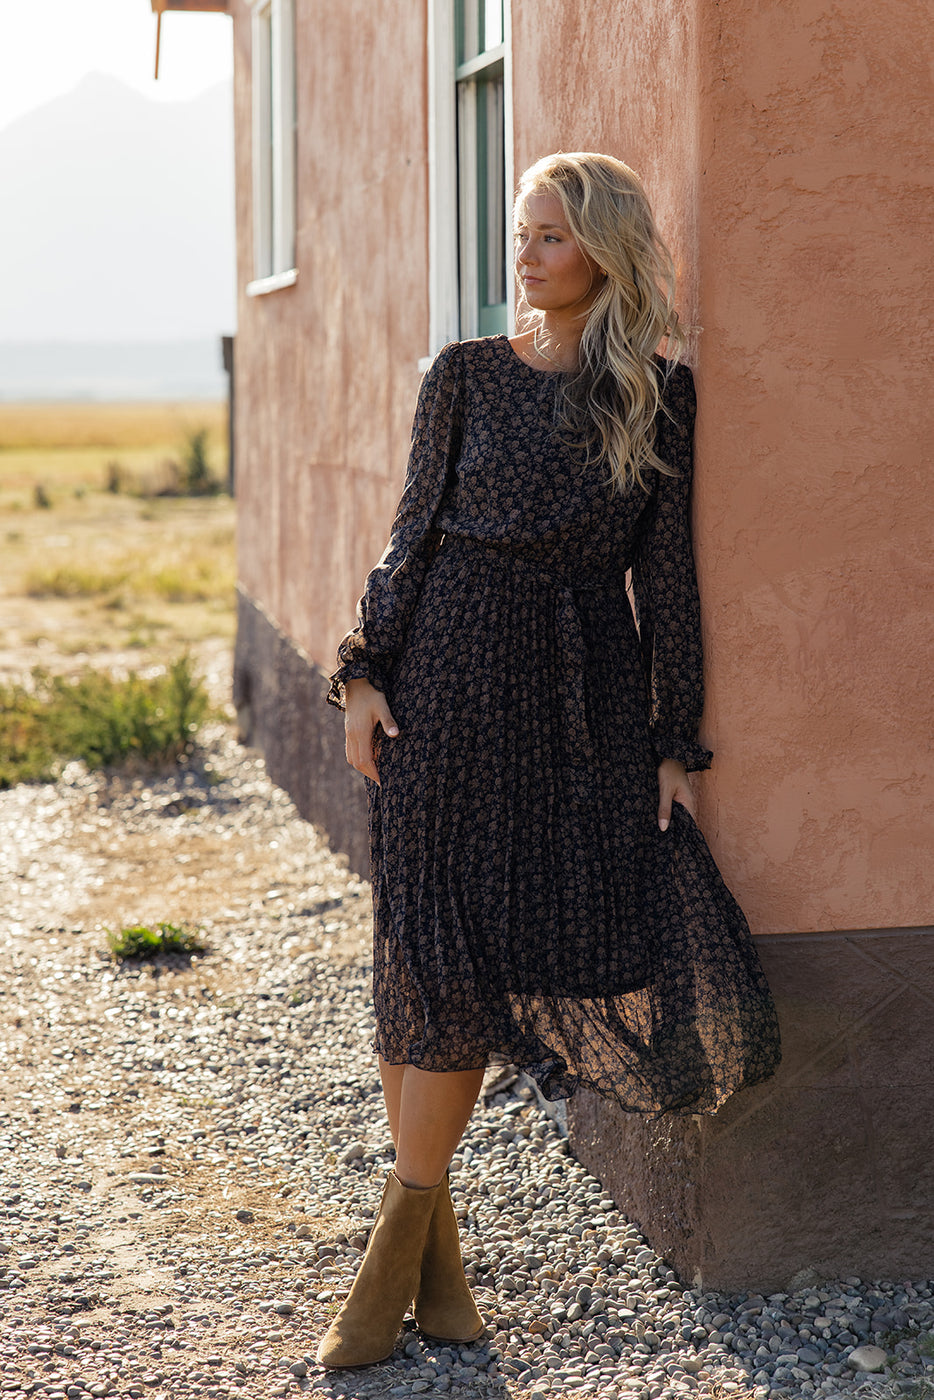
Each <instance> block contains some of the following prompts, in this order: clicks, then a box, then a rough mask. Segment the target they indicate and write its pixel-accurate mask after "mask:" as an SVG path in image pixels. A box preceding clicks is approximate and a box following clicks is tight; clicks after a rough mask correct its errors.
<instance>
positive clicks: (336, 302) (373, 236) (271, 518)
mask: <svg viewBox="0 0 934 1400" xmlns="http://www.w3.org/2000/svg"><path fill="white" fill-rule="evenodd" d="M232 9H233V14H234V33H235V44H236V50H237V63H236V90H235V102H236V108H237V189H238V250H237V251H238V261H239V272H238V282H239V286H240V298H239V307H238V316H239V332H238V338H237V341H238V343H237V369H236V373H237V425H236V432H237V448H238V497H239V502H240V514H239V522H240V524H239V530H240V538H239V556H240V557H239V577H240V582H241V585H242V586H243V588H244V589H245V590H246V592H247V593H248V594H249V595H250V596H251V597H252V598H254V599H255V600H257V601H258V602H259V603H261V604H262V606H263V607H264V609H265V610H266V611H267V612H268V613H269V614H270V615H271V617H272V618H273V619H274V620H275V622H276V623H277V624H278V625H279V627H280V628H281V629H282V630H283V631H284V632H285V633H286V634H287V635H288V636H290V637H291V638H293V640H294V641H296V642H297V643H298V644H299V645H300V646H301V647H302V648H303V649H304V650H305V651H306V652H307V653H308V654H309V655H310V656H311V657H312V658H313V659H314V660H316V661H317V662H318V663H319V664H321V665H329V664H330V663H331V661H332V658H333V655H334V650H335V646H336V642H337V640H338V639H339V638H340V637H341V636H342V635H343V634H344V632H345V631H346V630H347V628H348V626H350V625H352V621H353V605H354V602H355V600H356V598H357V596H358V595H359V592H360V588H361V584H362V581H363V578H364V576H365V575H366V572H367V570H368V569H369V568H370V567H371V565H372V564H373V562H374V561H375V559H376V558H377V557H378V555H379V553H380V551H381V550H382V544H383V539H384V536H385V534H386V531H387V528H388V524H389V522H390V521H391V519H392V514H393V509H394V506H395V503H396V500H397V498H398V494H399V487H400V481H401V472H402V471H403V470H404V465H405V455H406V446H407V442H408V434H409V428H410V422H411V413H412V408H413V405H414V402H415V396H416V393H417V391H418V382H419V374H418V369H417V364H418V360H419V357H420V356H422V355H424V354H425V353H426V352H427V349H428V301H427V285H426V276H425V268H426V260H427V240H428V232H427V185H426V168H425V150H426V130H425V93H424V81H423V77H424V72H425V43H426V38H425V14H424V12H423V7H422V6H421V5H404V6H387V5H377V4H373V3H372V0H342V3H341V4H340V5H339V6H335V5H333V4H326V3H324V0H301V3H299V4H298V6H297V49H298V63H297V69H298V73H297V85H298V91H297V108H298V129H299V166H298V216H297V224H298V230H297V249H296V264H297V267H298V271H299V277H298V282H297V283H296V285H295V286H294V287H290V288H287V289H284V290H280V291H277V292H273V293H270V294H268V295H264V296H260V297H247V296H246V295H245V294H244V292H243V288H244V286H245V285H246V282H247V281H248V280H249V278H250V277H251V276H252V272H251V269H252V262H253V247H252V212H251V198H250V190H251V144H250V129H251V120H250V12H249V6H248V4H247V3H246V0H233V4H232ZM390 56H391V59H392V61H391V62H390V61H387V60H388V58H389V57H390Z"/></svg>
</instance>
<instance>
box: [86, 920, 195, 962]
mask: <svg viewBox="0 0 934 1400" xmlns="http://www.w3.org/2000/svg"><path fill="white" fill-rule="evenodd" d="M107 943H108V945H109V947H110V951H111V953H112V954H113V956H114V957H115V958H117V959H120V960H122V959H124V958H155V957H158V955H159V954H160V953H182V954H184V955H185V956H186V957H190V956H191V955H192V954H193V953H203V952H204V951H205V946H204V944H203V943H202V942H201V940H200V938H199V937H198V930H197V929H193V928H191V927H189V925H188V924H166V923H159V924H154V925H152V926H150V925H148V924H133V925H131V926H130V927H129V928H124V929H121V930H120V932H119V933H108V935H107Z"/></svg>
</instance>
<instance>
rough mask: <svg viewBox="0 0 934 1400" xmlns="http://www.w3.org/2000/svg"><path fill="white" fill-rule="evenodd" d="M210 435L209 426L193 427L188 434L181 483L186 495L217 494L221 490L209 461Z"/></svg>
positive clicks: (183, 456) (183, 492)
mask: <svg viewBox="0 0 934 1400" xmlns="http://www.w3.org/2000/svg"><path fill="white" fill-rule="evenodd" d="M208 436H209V433H208V429H207V428H193V429H191V431H189V432H188V433H187V435H186V438H185V448H184V451H183V453H182V473H181V475H182V479H181V484H180V485H181V491H182V494H183V495H185V496H216V495H217V493H218V491H219V490H220V483H219V482H218V481H216V480H215V478H214V476H213V474H212V472H211V467H210V464H209V462H208V451H207V444H208Z"/></svg>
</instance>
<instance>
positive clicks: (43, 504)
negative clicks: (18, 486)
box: [32, 481, 52, 510]
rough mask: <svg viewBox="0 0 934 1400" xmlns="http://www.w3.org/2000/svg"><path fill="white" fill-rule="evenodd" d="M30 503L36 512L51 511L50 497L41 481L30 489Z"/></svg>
mask: <svg viewBox="0 0 934 1400" xmlns="http://www.w3.org/2000/svg"><path fill="white" fill-rule="evenodd" d="M32 503H33V505H34V506H35V508H36V510H51V509H52V497H51V496H50V495H49V493H48V491H47V490H46V488H45V487H44V486H43V484H42V482H41V481H37V482H36V484H35V486H34V487H33V488H32Z"/></svg>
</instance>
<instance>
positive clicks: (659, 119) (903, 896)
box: [513, 0, 934, 932]
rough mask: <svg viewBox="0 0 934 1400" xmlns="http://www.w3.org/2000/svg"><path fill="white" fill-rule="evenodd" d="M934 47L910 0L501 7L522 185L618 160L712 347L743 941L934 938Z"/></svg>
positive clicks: (717, 574) (722, 782)
mask: <svg viewBox="0 0 934 1400" xmlns="http://www.w3.org/2000/svg"><path fill="white" fill-rule="evenodd" d="M926 23H927V20H926V18H925V7H924V6H923V5H921V4H918V3H912V0H908V3H906V2H905V0H882V2H881V3H880V0H854V3H852V4H849V5H847V6H843V7H841V6H839V5H836V4H831V3H829V0H828V3H821V0H766V2H765V3H763V2H762V0H732V3H729V4H722V3H716V0H687V2H686V0H623V3H617V4H613V5H608V4H606V3H605V0H580V3H578V4H575V5H574V6H568V5H565V4H564V3H562V0H513V35H514V45H515V53H516V64H515V97H516V100H515V120H516V148H517V149H516V165H517V169H522V168H523V167H524V166H525V165H526V164H528V163H529V161H530V160H532V159H534V158H536V157H537V156H539V155H541V154H543V153H544V152H545V151H547V150H549V149H556V148H563V149H566V150H567V149H600V148H604V149H607V150H609V151H612V152H613V153H615V154H618V155H620V156H622V157H623V158H624V159H626V160H628V161H629V163H630V164H632V165H633V166H635V168H636V169H638V170H639V171H640V172H641V173H642V174H643V176H644V178H645V180H646V183H647V185H648V188H649V191H650V194H651V196H652V198H653V201H654V203H655V206H656V210H657V213H658V216H659V219H660V222H661V223H662V225H663V228H664V229H665V231H666V233H667V235H668V237H669V239H670V241H671V243H672V245H673V248H674V251H675V253H676V256H677V260H678V262H679V265H680V267H681V269H682V271H683V275H684V296H683V298H682V304H683V308H684V310H685V312H686V314H687V317H688V319H689V320H692V321H695V322H696V323H697V324H699V325H700V326H701V327H702V328H703V329H702V332H701V333H700V334H699V335H698V336H697V338H696V345H695V348H694V349H693V351H692V361H693V364H694V366H695V371H696V376H697V382H698V394H699V399H700V405H701V407H700V416H699V421H698V430H697V490H696V505H695V524H696V536H697V553H698V562H699V571H700V577H701V584H702V591H703V598H704V611H705V629H706V645H707V654H708V663H709V664H708V674H709V679H708V705H707V713H706V719H705V733H706V737H707V738H708V740H709V742H711V744H712V746H713V748H714V749H715V750H716V754H717V757H716V763H715V768H714V770H713V772H712V773H711V774H710V775H708V776H707V777H705V778H704V779H702V780H701V782H700V784H699V786H700V788H701V790H702V821H703V825H704V827H705V830H706V832H707V834H708V837H709V839H710V841H711V843H712V845H713V846H714V848H715V851H716V853H717V856H718V858H719V860H720V862H721V865H722V867H723V869H724V873H725V874H726V876H727V879H728V881H729V883H730V884H731V885H732V886H733V888H734V889H735V891H736V893H737V894H738V896H739V897H740V899H741V902H742V903H743V905H744V907H745V908H746V910H747V912H748V913H749V916H750V919H751V922H752V925H753V928H754V929H755V930H756V931H758V932H773V931H796V930H828V929H834V928H866V927H873V926H879V927H892V926H900V925H901V926H906V925H912V924H922V923H926V922H929V921H930V915H931V907H932V897H931V896H932V873H931V872H932V866H934V862H932V860H931V850H932V834H934V833H932V822H931V816H932V803H934V797H932V793H931V787H930V782H929V781H928V782H927V783H926V782H925V773H926V772H927V773H928V776H929V767H928V759H929V751H930V737H931V734H932V731H934V725H932V718H934V716H932V702H931V692H932V652H931V631H932V625H931V618H932V588H931V582H932V580H931V565H930V541H931V538H932V533H934V532H932V525H934V518H932V517H934V493H932V490H931V487H930V484H929V480H928V473H927V472H926V471H925V466H926V462H925V457H926V455H927V453H928V451H929V444H930V442H931V440H932V426H934V425H932V422H931V418H932V401H934V394H932V389H934V385H932V382H931V381H932V369H931V364H932V360H931V355H930V347H929V344H928V342H929V340H930V336H931V325H932V318H931V310H932V305H931V303H932V300H934V292H932V282H931V279H930V276H929V275H928V273H927V271H926V262H927V257H928V254H927V251H926V246H927V240H926V239H925V238H924V236H923V230H924V229H925V227H926V226H929V221H930V207H931V206H930V195H931V183H932V173H931V166H930V163H929V160H928V155H927V132H928V130H929V126H928V122H926V121H924V120H921V113H922V112H923V111H924V110H927V111H928V112H929V111H930V78H929V76H928V74H927V72H926V68H925V63H924V58H923V53H922V49H921V47H920V46H919V45H918V35H919V34H920V33H923V32H924V29H925V26H926Z"/></svg>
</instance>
